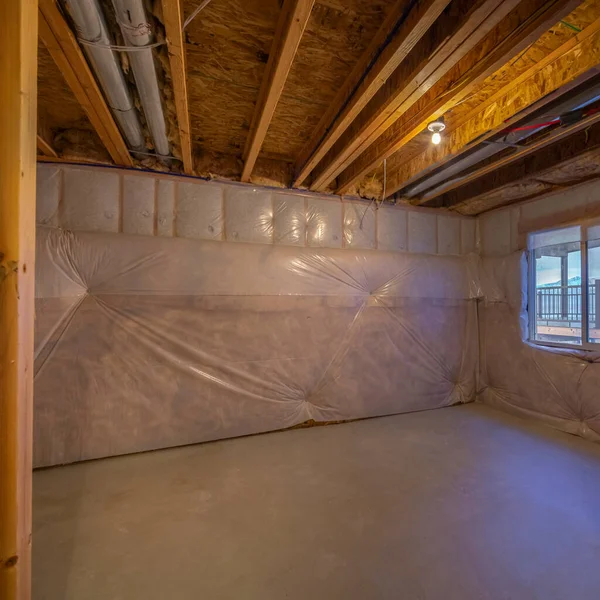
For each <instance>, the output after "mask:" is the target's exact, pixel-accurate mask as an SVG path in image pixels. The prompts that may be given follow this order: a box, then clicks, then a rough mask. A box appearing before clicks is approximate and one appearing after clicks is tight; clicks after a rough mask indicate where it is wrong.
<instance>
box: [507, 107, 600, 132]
mask: <svg viewBox="0 0 600 600" xmlns="http://www.w3.org/2000/svg"><path fill="white" fill-rule="evenodd" d="M598 111H600V107H598V108H590V109H589V110H588V111H586V112H585V113H583V115H582V116H581V118H582V119H583V118H584V117H589V116H590V115H593V114H595V113H597V112H598ZM559 122H560V117H556V118H555V119H552V120H551V121H546V122H545V123H535V124H534V125H523V126H522V127H512V128H507V129H504V130H503V131H502V133H512V132H513V131H527V130H529V129H539V128H540V127H548V126H550V125H556V123H559Z"/></svg>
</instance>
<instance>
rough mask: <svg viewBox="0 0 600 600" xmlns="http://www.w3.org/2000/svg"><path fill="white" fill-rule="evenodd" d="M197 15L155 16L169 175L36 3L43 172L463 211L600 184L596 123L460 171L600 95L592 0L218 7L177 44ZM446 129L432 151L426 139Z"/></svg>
mask: <svg viewBox="0 0 600 600" xmlns="http://www.w3.org/2000/svg"><path fill="white" fill-rule="evenodd" d="M103 4H104V5H105V6H108V5H110V3H109V2H105V3H103ZM199 4H200V0H154V2H153V4H152V12H151V19H152V23H151V25H152V28H153V31H154V32H155V34H156V37H157V39H158V40H159V41H160V42H162V43H163V45H161V46H158V47H157V48H156V49H155V50H154V53H155V63H156V64H157V70H158V72H159V79H160V81H161V85H162V90H163V93H164V98H163V103H164V106H165V111H164V112H165V115H166V119H167V128H168V131H169V141H170V144H171V147H172V156H173V157H174V159H172V160H170V161H164V160H158V159H157V158H156V157H152V148H151V147H150V148H149V151H148V157H147V158H146V157H140V156H139V154H131V153H130V151H129V149H128V148H127V145H126V143H125V141H124V138H123V136H122V134H121V132H120V131H119V128H118V126H117V124H116V122H115V120H114V118H113V116H112V113H111V111H110V109H109V107H108V105H107V103H106V100H105V99H104V97H103V94H102V91H101V89H100V87H99V85H98V83H97V82H96V79H95V76H94V73H93V71H92V69H91V68H90V66H89V65H88V64H87V62H86V59H85V56H84V54H83V52H82V49H81V47H80V45H79V43H78V41H77V39H76V36H75V34H74V32H73V28H72V27H71V24H70V22H69V19H68V18H67V17H65V13H64V11H63V9H62V6H61V4H60V2H59V0H39V21H40V24H39V37H40V45H39V49H38V64H39V75H38V87H39V98H38V104H39V107H40V109H39V115H38V159H39V160H41V161H44V160H46V161H78V162H92V163H105V164H106V163H107V164H115V165H119V166H125V167H133V168H137V167H145V168H150V169H157V170H161V171H166V170H168V171H172V172H182V173H186V174H190V175H192V174H193V175H198V176H203V177H213V178H226V179H234V180H241V181H245V182H251V183H256V184H268V185H275V186H280V187H304V188H308V189H311V190H314V191H319V192H324V193H337V194H340V195H342V194H345V195H359V196H362V197H364V198H369V199H371V198H376V199H378V200H386V201H392V202H410V203H412V204H425V205H427V206H436V207H440V208H446V209H450V210H456V211H459V212H462V213H464V214H479V213H481V212H484V211H485V210H489V209H491V208H494V207H497V206H500V205H502V204H508V203H512V202H515V201H518V200H521V199H524V198H530V197H532V196H533V195H539V194H541V193H545V192H546V191H552V190H553V189H555V188H556V187H558V186H560V187H565V186H570V185H574V184H577V183H579V182H580V181H584V180H588V179H589V178H594V177H596V176H597V175H598V174H600V173H597V172H596V171H600V169H595V168H593V164H594V161H595V160H596V158H597V156H598V152H599V151H600V150H599V149H598V148H596V146H595V145H594V144H591V145H588V144H587V142H586V140H590V139H591V137H590V136H592V135H594V136H595V135H596V130H597V128H598V123H597V122H596V121H597V116H596V114H595V113H592V114H587V115H584V114H582V115H579V116H577V115H575V116H574V117H573V115H571V116H570V119H571V120H570V121H569V122H565V123H563V122H562V121H561V122H559V123H558V124H557V125H556V126H554V125H553V126H552V127H547V128H545V129H544V130H543V131H541V132H537V133H536V135H535V136H531V138H529V137H528V138H527V139H525V140H523V141H522V142H520V143H519V144H517V145H516V146H517V147H510V148H506V149H503V151H502V152H498V153H496V154H494V156H493V157H488V158H486V160H485V161H483V162H482V163H481V164H475V165H473V164H469V165H468V166H466V167H465V169H464V172H462V173H458V175H457V169H458V168H459V166H460V165H462V164H463V163H462V162H461V160H462V159H463V158H464V157H468V156H472V155H473V153H474V152H475V151H476V150H477V149H479V148H482V147H484V145H485V144H486V143H490V141H491V142H495V143H498V140H499V139H502V135H503V134H505V133H506V131H508V129H509V128H510V127H516V126H517V125H519V124H522V123H523V122H525V120H526V119H527V118H528V116H529V115H532V114H534V113H535V111H538V112H539V110H540V109H541V107H544V106H552V102H553V101H554V100H555V99H556V98H559V97H560V98H564V97H567V96H566V95H567V94H569V93H571V92H572V90H580V89H582V88H585V86H589V85H592V83H591V82H593V81H596V80H595V79H594V77H595V75H596V74H598V72H599V70H598V69H599V65H600V0H395V1H392V2H390V1H386V0H212V1H211V2H209V3H208V4H207V5H206V6H205V7H204V8H203V9H202V10H201V11H200V12H199V13H198V14H197V15H196V16H195V17H194V19H193V20H191V21H190V22H189V23H188V24H187V25H186V27H185V29H184V22H185V21H186V19H187V18H188V17H189V16H190V15H191V14H192V13H194V11H195V10H196V8H197V7H198V5H199ZM113 34H114V35H115V39H116V40H117V41H118V32H113ZM121 61H122V64H123V65H124V68H125V70H126V71H127V58H126V57H122V58H121ZM130 83H131V82H130ZM440 116H444V118H445V122H446V125H447V128H446V131H445V132H444V138H443V142H442V144H440V145H439V146H433V145H432V144H431V143H430V138H429V135H428V133H427V132H426V128H427V124H428V123H429V122H430V121H432V120H434V119H437V118H438V117H440ZM553 116H555V117H559V116H561V115H553ZM573 119H575V121H573ZM586 135H587V136H588V137H587V138H586V137H585V136H586ZM593 139H595V137H594V138H593ZM582 140H583V141H582ZM467 162H468V161H466V162H465V164H466V163H467ZM384 163H385V168H384ZM549 171H550V172H549ZM446 172H447V175H446ZM384 173H385V177H384ZM553 173H554V174H558V175H556V176H553ZM434 176H435V179H433V177H434ZM430 178H431V185H429V179H430ZM444 178H445V181H446V183H443V184H442V185H440V184H439V182H440V181H444ZM434 181H435V182H438V183H436V185H435V186H434ZM438 186H439V190H440V191H438ZM413 189H418V190H420V191H419V193H418V194H415V193H413V192H411V190H413ZM384 190H385V198H384V197H383V196H384Z"/></svg>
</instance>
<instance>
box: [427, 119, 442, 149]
mask: <svg viewBox="0 0 600 600" xmlns="http://www.w3.org/2000/svg"><path fill="white" fill-rule="evenodd" d="M427 129H429V131H431V133H432V134H433V135H432V136H431V142H432V143H433V144H435V145H436V146H437V145H438V144H439V143H440V142H441V141H442V135H441V133H442V131H444V129H446V123H444V117H440V118H439V119H436V120H435V121H432V122H431V123H429V125H427Z"/></svg>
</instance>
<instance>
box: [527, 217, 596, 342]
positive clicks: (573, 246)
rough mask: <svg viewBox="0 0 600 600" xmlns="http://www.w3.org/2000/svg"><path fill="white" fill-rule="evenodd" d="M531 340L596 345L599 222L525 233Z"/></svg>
mask: <svg viewBox="0 0 600 600" xmlns="http://www.w3.org/2000/svg"><path fill="white" fill-rule="evenodd" d="M528 248H529V332H530V336H529V337H530V340H531V341H533V342H535V343H538V344H545V345H549V346H567V347H570V348H572V347H573V346H575V347H579V348H588V349H596V350H597V349H598V348H599V346H597V344H600V225H577V226H572V227H565V228H562V229H554V230H551V231H541V232H538V233H532V234H530V235H529V240H528Z"/></svg>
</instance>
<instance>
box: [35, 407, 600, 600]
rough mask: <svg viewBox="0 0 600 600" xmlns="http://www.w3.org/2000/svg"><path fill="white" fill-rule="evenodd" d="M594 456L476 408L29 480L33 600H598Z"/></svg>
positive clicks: (93, 465)
mask: <svg viewBox="0 0 600 600" xmlns="http://www.w3.org/2000/svg"><path fill="white" fill-rule="evenodd" d="M599 506H600V445H595V444H593V443H590V442H587V441H584V440H582V439H579V438H575V437H570V436H568V435H566V434H562V433H559V432H555V431H553V430H551V429H546V428H544V427H542V426H537V425H536V424H532V423H529V422H524V421H520V420H518V419H516V418H513V417H511V416H508V415H504V414H503V413H499V412H495V411H494V410H492V409H489V408H487V407H485V406H482V405H468V406H461V407H453V408H447V409H442V410H437V411H430V412H423V413H414V414H410V415H400V416H394V417H384V418H380V419H372V420H367V421H359V422H354V423H347V424H343V425H333V426H329V427H319V428H313V429H305V430H295V431H285V432H280V433H273V434H267V435H259V436H254V437H248V438H240V439H235V440H226V441H222V442H216V443H210V444H204V445H198V446H189V447H186V448H179V449H174V450H165V451H160V452H154V453H148V454H141V455H135V456H128V457H122V458H116V459H108V460H102V461H96V462H90V463H84V464H79V465H72V466H69V467H60V468H55V469H51V470H45V471H38V472H36V473H35V474H34V537H33V548H34V563H33V566H34V597H35V598H36V599H38V600H41V599H48V600H50V599H51V600H54V599H56V600H58V599H60V600H65V599H74V598H77V599H82V598H85V599H86V600H93V599H96V598H97V599H102V600H109V599H116V598H119V599H121V598H122V599H125V598H144V600H151V599H160V600H164V599H165V598H177V599H178V600H184V599H186V600H187V599H190V600H192V599H194V600H196V599H198V598H206V599H210V600H221V599H222V600H224V599H227V600H231V599H234V598H235V599H238V598H239V599H242V598H243V599H244V600H250V599H257V600H267V599H274V600H275V599H276V600H280V599H283V598H286V599H293V600H306V599H307V598H316V599H324V600H325V599H326V600H332V599H340V600H342V599H343V600H348V599H357V600H358V599H360V600H364V599H366V598H369V599H371V598H377V599H380V598H386V599H387V598H389V599H394V600H397V599H398V598H404V599H407V600H408V599H410V600H417V599H419V600H430V599H435V600H467V599H469V600H471V599H486V600H500V599H508V598H510V599H511V600H536V599H539V600H564V599H565V598H572V599H577V600H586V599H590V600H591V599H597V598H598V589H600V569H598V565H599V564H600V510H599V509H598V507H599Z"/></svg>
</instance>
